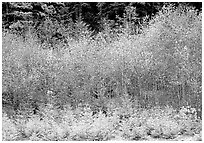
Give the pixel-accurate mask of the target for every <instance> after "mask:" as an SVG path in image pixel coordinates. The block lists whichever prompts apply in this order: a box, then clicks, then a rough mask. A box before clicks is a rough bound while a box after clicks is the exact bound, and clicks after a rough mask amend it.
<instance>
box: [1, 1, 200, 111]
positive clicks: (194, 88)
mask: <svg viewBox="0 0 204 143" xmlns="http://www.w3.org/2000/svg"><path fill="white" fill-rule="evenodd" d="M164 4H165V5H164ZM190 4H192V3H183V4H181V5H179V3H175V4H173V5H169V4H166V3H57V2H55V3H53V2H52V3H48V2H38V3H25V2H23V3H19V2H18V3H16V2H14V3H11V2H8V3H3V7H2V8H3V15H2V16H3V28H4V32H3V39H2V41H3V44H2V47H3V48H2V52H3V53H2V55H3V56H2V75H3V77H2V79H3V82H2V83H3V103H4V104H10V105H12V106H13V107H14V109H15V110H16V111H17V110H19V109H21V110H23V109H32V110H34V111H35V110H39V108H40V106H44V105H46V104H48V103H49V104H52V105H53V106H55V107H60V108H63V106H64V105H67V104H71V106H72V107H74V108H75V107H76V106H78V105H79V103H87V104H90V105H93V107H94V109H92V110H95V109H97V108H100V109H102V110H103V111H106V112H108V110H113V109H114V108H116V107H119V106H123V108H128V109H132V108H135V107H137V108H138V107H144V108H149V107H154V106H164V105H171V106H173V107H177V108H178V107H180V106H183V105H189V104H190V105H191V106H193V107H195V108H196V109H197V110H198V111H199V112H200V113H201V107H202V106H201V105H202V104H201V103H202V102H201V101H202V99H201V97H202V94H201V86H202V80H201V77H202V76H201V74H202V70H201V67H202V66H201V62H202V56H201V49H202V40H201V35H202V32H201V31H202V17H201V15H202V13H201V12H199V11H198V10H196V9H195V8H194V7H190V6H188V5H190ZM195 4H197V3H195ZM200 4H201V3H198V4H197V6H198V8H200V7H199V6H200ZM156 12H157V13H156ZM154 14H155V15H154ZM25 111H30V110H25ZM124 114H131V110H128V111H124Z"/></svg>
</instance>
